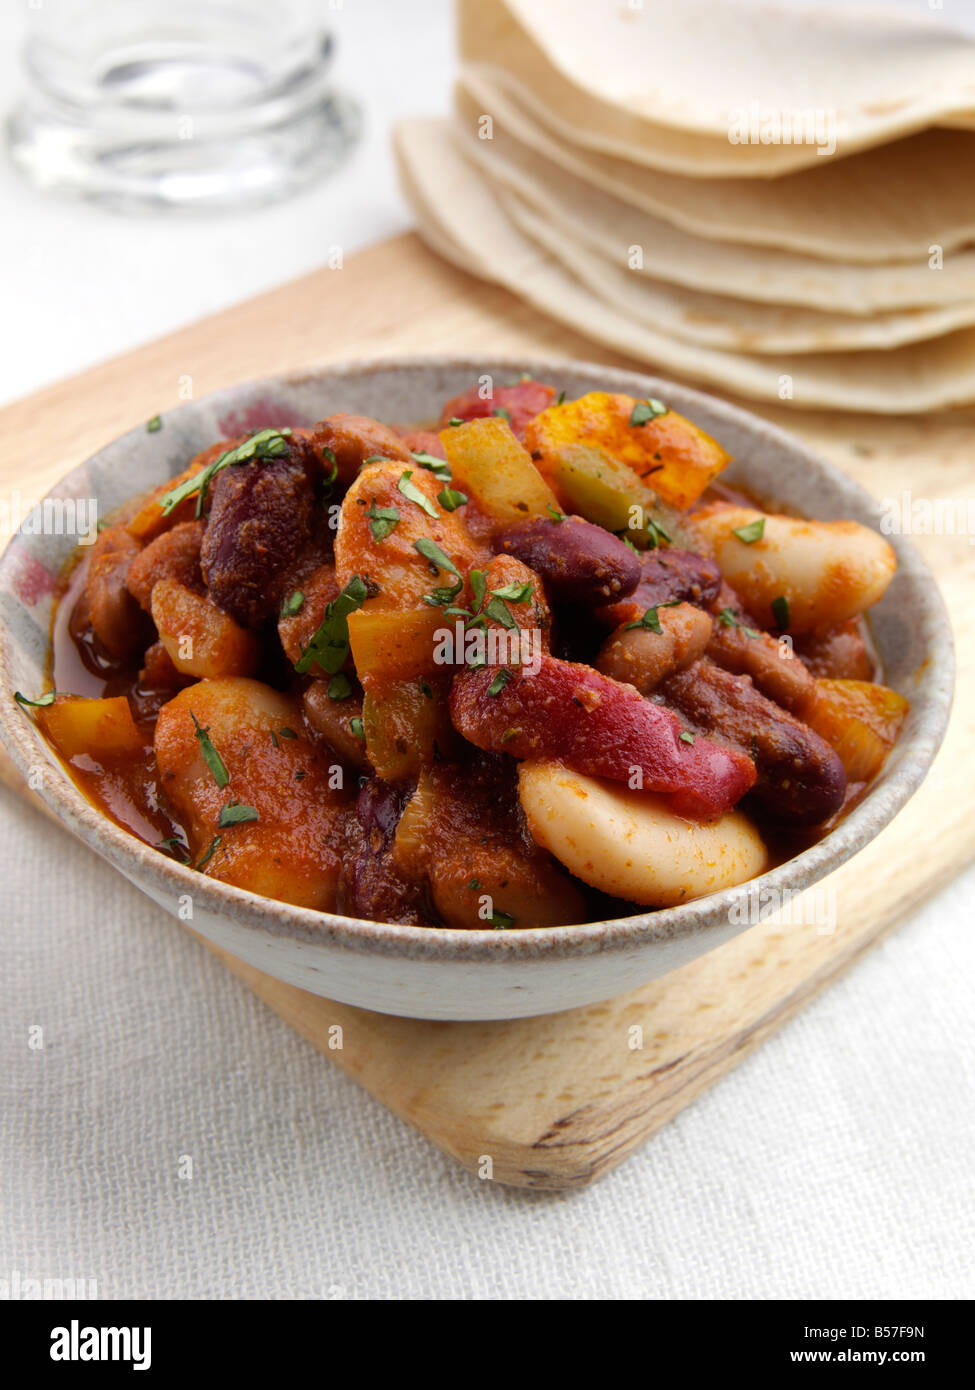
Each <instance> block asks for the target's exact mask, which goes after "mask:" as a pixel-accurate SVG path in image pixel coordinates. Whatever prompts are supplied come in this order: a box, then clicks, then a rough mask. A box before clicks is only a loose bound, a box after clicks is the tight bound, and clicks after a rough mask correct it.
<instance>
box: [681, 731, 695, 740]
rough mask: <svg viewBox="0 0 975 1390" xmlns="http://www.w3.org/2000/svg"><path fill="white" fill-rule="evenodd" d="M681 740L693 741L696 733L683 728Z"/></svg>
mask: <svg viewBox="0 0 975 1390" xmlns="http://www.w3.org/2000/svg"><path fill="white" fill-rule="evenodd" d="M680 741H681V743H693V742H694V735H693V734H689V733H688V732H687V730H686V729H683V730H682V731H681V735H680Z"/></svg>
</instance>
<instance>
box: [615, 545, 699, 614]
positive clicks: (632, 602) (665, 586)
mask: <svg viewBox="0 0 975 1390" xmlns="http://www.w3.org/2000/svg"><path fill="white" fill-rule="evenodd" d="M625 548H626V549H627V550H629V548H628V547H625ZM638 558H639V563H640V576H639V581H638V583H637V586H636V588H635V589H634V590H633V592H632V593H631V594H629V596H628V597H626V598H623V599H620V601H619V602H618V603H612V604H608V605H607V606H606V607H604V608H600V609H599V613H598V617H599V620H600V622H602V623H605V624H606V625H607V626H608V627H619V625H620V624H621V623H633V622H636V621H637V619H638V618H641V617H642V616H643V614H644V613H645V612H646V611H647V609H648V608H656V607H657V606H658V605H659V604H661V603H672V602H673V601H674V600H675V599H677V600H679V601H680V602H682V603H695V604H697V605H698V607H700V608H707V607H708V605H709V604H711V603H713V602H714V600H715V599H716V598H717V596H718V594H719V593H720V592H721V584H722V580H721V571H720V570H719V569H718V567H717V565H716V564H715V563H714V561H713V560H710V559H708V557H707V556H706V555H698V554H697V552H696V551H693V550H676V549H674V548H672V547H671V548H668V549H666V550H651V551H647V552H644V554H643V555H641V556H639V557H638Z"/></svg>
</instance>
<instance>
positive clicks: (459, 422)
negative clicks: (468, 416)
mask: <svg viewBox="0 0 975 1390" xmlns="http://www.w3.org/2000/svg"><path fill="white" fill-rule="evenodd" d="M447 424H448V425H466V424H467V421H466V420H462V419H461V418H460V416H459V415H451V417H450V419H449V420H448V421H447Z"/></svg>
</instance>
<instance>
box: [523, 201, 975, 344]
mask: <svg viewBox="0 0 975 1390" xmlns="http://www.w3.org/2000/svg"><path fill="white" fill-rule="evenodd" d="M498 197H499V200H500V203H501V206H502V208H503V209H504V211H505V212H506V214H507V215H508V217H510V218H511V220H512V222H514V224H515V226H516V227H518V229H519V230H520V231H522V232H523V233H524V234H525V235H526V236H528V237H530V238H531V240H532V241H534V242H535V243H537V244H538V245H539V246H541V247H543V248H544V249H545V250H546V251H548V252H550V253H551V254H552V255H553V256H554V257H555V259H556V260H557V261H558V262H559V264H560V265H562V266H564V267H565V269H566V270H567V271H568V272H569V273H570V274H571V275H574V276H575V278H576V279H577V280H579V281H581V282H582V284H583V285H586V286H587V287H588V288H589V289H590V290H592V292H593V294H595V295H597V296H598V297H599V298H600V299H601V300H603V301H604V302H605V303H607V304H609V305H612V307H613V308H615V309H618V310H619V311H620V312H621V313H624V314H628V315H629V316H630V317H631V318H634V319H637V320H638V321H639V322H640V323H645V324H647V325H648V326H649V327H651V328H658V329H660V330H661V331H662V332H664V333H672V334H674V336H675V337H678V338H683V339H684V340H685V341H686V342H689V343H700V344H701V345H702V346H703V347H716V348H721V349H722V350H723V351H725V352H753V353H759V354H761V355H762V356H767V355H770V354H774V355H780V354H781V353H783V352H854V351H862V350H863V349H865V348H890V347H897V346H899V345H900V344H902V343H914V342H920V341H922V340H923V339H925V338H936V337H939V336H940V335H942V334H944V333H950V332H952V331H953V330H954V329H956V328H963V327H966V326H968V325H972V324H975V300H967V301H965V302H964V303H961V304H957V305H954V306H952V305H941V306H939V307H938V308H935V309H920V310H918V309H914V310H908V311H907V312H905V313H892V314H877V315H874V316H873V317H872V318H866V317H863V316H860V317H856V316H854V315H851V314H831V313H826V312H822V311H820V310H817V309H805V308H798V307H797V306H796V305H793V304H788V305H776V304H753V303H749V302H748V300H745V299H730V298H728V297H727V296H724V295H715V294H705V293H701V292H699V291H696V290H688V289H685V288H684V287H683V286H680V285H668V284H666V283H665V282H664V281H662V280H652V279H649V278H648V277H646V276H641V275H636V274H634V272H633V271H631V270H625V269H623V268H621V267H620V266H619V265H614V264H612V262H610V261H607V260H605V259H604V258H603V257H601V256H598V255H594V254H593V252H592V251H590V250H588V249H587V248H586V247H584V246H581V245H580V244H579V243H578V242H577V241H575V240H574V239H573V238H572V236H571V235H570V234H569V233H567V231H566V230H565V228H564V227H558V226H556V225H554V224H553V223H552V222H551V221H549V220H548V219H547V218H545V217H543V216H540V215H539V213H538V212H537V211H535V210H534V209H533V208H531V207H529V206H528V205H527V204H526V203H525V202H524V201H523V200H522V199H520V198H519V197H518V196H517V194H514V193H510V192H508V191H507V190H501V191H499V193H498Z"/></svg>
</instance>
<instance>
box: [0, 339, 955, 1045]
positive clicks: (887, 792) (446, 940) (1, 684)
mask: <svg viewBox="0 0 975 1390" xmlns="http://www.w3.org/2000/svg"><path fill="white" fill-rule="evenodd" d="M521 371H528V372H530V373H531V374H532V375H534V376H537V377H539V378H541V379H542V380H544V381H550V382H552V383H553V384H555V385H557V386H558V387H560V388H561V387H564V388H565V390H566V392H567V394H568V395H569V396H576V395H579V394H582V393H583V392H586V391H591V390H610V391H623V392H626V393H628V394H629V395H633V396H638V397H645V396H655V397H659V398H661V399H663V400H664V401H666V402H667V403H668V404H669V405H670V406H672V407H673V408H674V409H676V410H678V411H680V412H681V413H682V414H685V415H688V416H689V417H690V418H691V419H692V420H694V421H696V423H697V424H699V425H701V426H703V428H704V429H705V430H707V431H709V432H710V433H711V434H713V435H714V436H715V437H716V438H717V439H718V440H720V442H721V443H722V444H723V445H724V446H725V448H726V449H728V450H729V451H730V452H731V453H732V454H733V455H734V457H735V462H734V463H733V464H732V465H731V466H730V468H729V469H728V473H727V475H726V476H727V477H728V478H729V480H733V481H737V482H740V483H743V484H745V485H747V486H748V487H749V488H751V489H753V490H754V491H755V492H756V493H757V494H759V495H760V496H766V497H769V498H776V499H780V500H781V501H782V502H783V503H784V504H786V505H787V506H790V507H794V508H796V509H797V510H798V511H800V512H802V513H805V514H806V515H808V516H813V517H819V518H822V519H824V520H831V519H835V518H840V517H848V518H852V519H855V520H857V521H861V522H864V523H865V524H866V525H868V526H870V525H873V526H876V525H877V522H878V519H879V516H880V512H881V508H880V505H879V503H878V502H876V501H874V499H873V498H871V497H870V496H869V495H868V494H867V493H865V492H864V491H863V490H862V489H861V488H860V487H859V486H858V485H857V484H856V483H854V482H852V481H851V480H850V479H849V478H847V477H845V476H844V475H843V474H842V473H840V472H839V471H838V470H837V469H835V468H833V467H831V466H830V465H829V464H827V463H824V462H823V461H822V460H821V459H819V458H817V457H816V455H815V454H813V453H811V452H810V451H809V450H808V449H807V448H805V447H804V446H803V445H802V444H800V443H798V442H797V441H796V440H794V439H792V438H790V437H789V435H787V434H785V433H783V432H782V431H780V430H778V429H775V428H773V427H772V426H771V425H768V424H766V423H764V422H763V421H761V420H759V419H757V418H756V417H755V416H753V415H749V414H747V413H746V412H744V411H741V410H737V409H735V408H734V407H732V406H730V405H725V404H723V403H722V402H721V401H718V400H715V399H713V398H712V397H710V396H705V395H702V394H700V393H699V392H696V391H689V390H687V389H685V388H684V387H682V386H675V385H672V384H671V383H669V382H666V381H660V380H657V379H656V378H652V377H647V376H642V375H638V374H636V373H632V372H623V371H616V370H612V369H609V368H604V367H599V366H595V365H590V364H586V363H578V362H575V363H572V362H552V361H522V360H503V359H502V360H498V359H491V360H486V361H485V360H482V359H474V358H471V359H466V360H460V359H456V358H452V359H448V358H425V359H414V360H412V361H407V362H403V363H399V364H391V363H384V362H372V363H357V364H353V365H350V366H345V367H329V368H326V369H323V370H321V371H316V372H307V373H302V374H298V375H294V376H290V377H285V378H282V379H280V380H274V381H261V382H254V383H250V384H247V385H243V386H236V387H233V388H231V389H229V390H226V391H220V392H218V393H217V394H216V395H213V396H210V397H208V398H207V399H206V400H202V401H194V402H193V403H191V404H188V405H184V406H181V407H180V408H179V409H177V410H174V411H172V412H170V413H169V414H167V415H165V416H164V417H163V428H162V429H161V430H158V431H157V432H155V433H150V432H148V431H147V430H146V428H145V426H140V427H139V428H138V429H135V430H133V431H132V432H131V433H130V434H127V435H126V436H125V437H124V438H122V439H119V440H116V441H115V443H113V444H109V445H108V447H107V448H105V449H102V450H101V451H100V452H99V453H98V454H96V455H95V456H94V458H92V459H90V460H89V461H88V463H86V464H84V465H82V466H81V467H80V468H76V469H75V470H74V472H73V473H70V474H69V475H68V477H66V478H65V479H64V481H63V482H61V483H60V484H59V485H58V486H57V487H56V488H55V489H53V491H52V492H51V494H50V496H51V497H57V498H71V497H74V498H82V497H84V498H87V497H95V498H97V499H98V503H99V515H100V516H105V515H107V514H108V513H109V512H110V511H111V510H112V509H113V508H115V507H117V506H119V505H120V504H121V503H122V502H124V501H126V499H128V498H130V497H131V496H132V495H133V494H135V493H141V492H144V491H147V490H148V489H150V488H151V487H154V486H155V485H157V484H158V483H160V482H162V481H165V480H166V479H168V478H170V477H172V476H173V475H174V474H176V473H177V472H179V471H180V470H181V469H182V468H184V467H185V465H186V463H187V461H188V460H189V459H190V458H191V457H192V456H193V455H194V454H195V453H197V452H198V451H199V450H200V449H202V448H203V447H204V446H205V445H208V444H211V443H212V442H213V441H214V440H217V439H221V438H225V437H227V436H228V435H233V434H239V433H242V432H244V431H246V430H251V429H257V428H260V427H263V426H266V425H278V426H280V425H286V424H289V425H306V424H310V423H312V422H313V421H314V420H318V419H320V418H321V417H322V416H324V415H329V414H331V413H333V412H335V411H339V410H344V411H353V412H356V413H362V414H365V415H375V416H378V417H379V418H380V419H383V420H386V421H388V422H390V423H395V424H411V423H424V422H427V421H429V420H432V419H434V418H436V416H437V415H438V413H439V410H440V407H441V405H442V403H443V402H444V401H445V400H447V399H448V398H449V397H450V396H453V395H455V394H457V393H458V392H460V391H462V390H464V389H465V388H467V387H468V386H469V385H471V383H472V382H473V381H474V380H475V379H476V377H477V376H479V375H480V374H481V373H484V372H488V373H490V374H492V375H493V376H494V377H495V378H496V379H498V380H503V381H505V380H509V379H511V378H512V377H514V376H517V374H518V373H519V372H521ZM878 482H879V480H878ZM890 540H891V543H892V544H893V546H894V547H895V549H896V550H897V555H898V561H899V568H898V572H897V576H896V578H895V580H894V582H893V584H892V585H891V587H890V590H889V592H888V593H887V595H886V597H885V598H884V600H883V602H882V603H880V604H879V605H878V606H877V608H876V609H874V610H873V614H872V628H873V634H874V638H875V640H876V643H877V646H878V648H879V650H880V653H881V656H882V658H883V661H884V665H885V668H886V673H887V680H888V681H889V683H890V684H891V685H893V686H895V687H896V688H897V689H898V690H900V691H901V692H902V693H903V694H904V695H906V696H907V697H908V698H909V699H910V701H911V713H910V717H909V719H908V721H907V723H906V725H905V728H904V730H903V733H902V735H901V738H900V741H899V742H898V744H897V746H896V748H895V749H894V751H893V753H892V755H891V757H890V758H889V760H888V763H887V766H886V768H885V769H884V772H883V774H882V776H881V777H880V778H879V779H878V781H877V782H876V784H875V785H874V787H873V788H872V789H871V791H870V793H869V795H868V796H867V797H866V798H865V800H864V801H863V802H862V803H861V804H860V805H859V806H858V807H857V808H856V809H855V810H854V811H853V812H852V813H851V814H850V815H849V816H848V817H847V818H846V820H844V821H843V822H842V824H841V825H840V826H839V827H838V828H837V829H836V830H834V831H833V832H832V834H830V835H828V836H827V837H826V838H825V839H824V840H822V841H820V842H819V843H818V844H816V845H815V846H814V847H813V848H812V849H808V850H806V851H805V852H804V853H802V854H800V855H798V856H797V857H796V858H794V859H792V860H790V861H789V862H788V863H786V864H783V865H781V866H780V867H778V868H776V869H774V870H773V871H772V872H770V873H768V874H765V875H764V876H763V877H762V878H760V879H757V880H755V881H754V886H755V887H756V888H757V889H776V890H779V891H780V892H781V891H782V890H796V889H800V888H804V887H807V886H808V885H809V884H811V883H814V882H815V881H816V880H817V879H820V878H822V877H823V876H824V875H825V874H827V873H829V872H830V871H831V870H832V869H835V868H836V867H837V865H839V864H841V863H843V861H844V860H845V859H848V858H849V857H850V855H852V854H855V853H856V851H857V850H858V849H861V848H862V846H863V845H865V844H866V843H867V842H868V841H869V840H871V839H872V838H873V837H874V836H875V835H876V834H877V833H878V831H879V830H881V829H882V828H883V826H885V825H886V824H887V822H888V821H889V820H890V819H891V818H892V817H893V816H894V815H895V814H896V812H897V811H898V810H899V809H900V808H901V807H902V806H903V805H904V803H905V802H906V801H907V799H908V798H909V797H910V796H911V794H912V792H914V791H915V789H916V788H917V786H918V785H919V783H920V782H921V779H922V778H923V776H924V774H925V772H926V771H927V769H928V767H929V766H930V764H931V761H932V759H933V757H934V754H935V752H936V751H937V748H938V745H939V744H940V742H941V738H942V735H943V733H944V729H945V724H946V722H947V719H948V711H949V707H950V704H951V693H952V685H953V673H954V663H953V656H952V645H951V632H950V627H949V623H948V619H947V615H946V613H945V610H944V606H943V604H942V601H941V597H940V595H939V593H938V590H937V587H936V585H935V582H934V579H933V578H932V576H931V574H930V572H929V570H928V569H927V568H926V566H925V565H924V564H923V562H922V561H921V559H920V557H919V556H918V555H917V553H916V552H915V551H914V549H913V548H912V547H911V546H910V545H909V544H908V543H907V542H906V541H904V540H903V539H901V538H900V537H897V536H892V537H891V538H890ZM73 545H74V540H73V538H72V537H69V536H44V535H38V536H31V535H24V534H18V535H17V536H16V537H15V538H14V540H13V541H12V542H11V544H10V546H9V547H8V549H7V551H6V553H5V555H4V556H3V559H2V561H0V736H2V738H3V740H4V742H5V744H6V746H7V748H8V749H9V750H10V753H11V755H12V757H13V759H14V761H15V762H16V763H17V765H18V766H19V767H20V769H21V771H23V772H28V771H29V770H31V769H36V768H38V767H43V768H44V770H45V773H44V776H43V777H42V778H41V785H40V788H39V790H40V793H41V795H42V796H43V797H44V799H45V801H46V802H47V803H48V805H49V806H50V807H51V808H52V809H53V810H54V811H55V812H56V813H57V814H58V816H59V817H60V818H61V819H62V820H63V821H64V822H65V824H66V825H68V826H69V827H70V829H71V830H73V831H74V832H75V834H77V835H79V836H80V837H81V838H82V839H83V840H84V841H85V843H86V844H88V845H90V846H91V847H92V849H94V850H96V851H97V852H98V853H99V854H101V855H102V856H103V857H104V858H105V859H107V860H108V861H109V863H110V864H113V865H114V866H115V868H117V869H118V870H119V872H120V873H122V874H124V875H125V877H126V878H128V879H129V880H130V881H131V882H132V883H134V884H136V885H137V886H138V887H139V888H141V889H142V890H143V892H145V893H146V894H148V896H149V897H150V898H152V899H153V900H154V901H155V902H157V903H159V904H160V905H161V906H162V907H164V908H166V909H167V911H169V912H172V913H174V914H175V913H177V911H178V906H179V902H180V900H181V898H182V899H183V900H184V901H185V895H186V894H190V895H191V898H192V904H193V918H192V926H193V928H194V930H196V931H197V932H200V933H202V935H203V936H205V937H207V938H208V939H209V940H211V941H213V942H215V943H216V944H217V945H219V946H221V947H224V948H225V949H226V950H228V951H230V952H232V953H233V954H234V955H236V956H239V957H240V958H241V959H243V960H245V961H248V962H249V963H250V964H251V965H255V966H257V967H259V968H260V969H261V970H264V971H267V973H268V974H270V975H275V976H277V977H278V978H280V979H282V980H286V981H288V982H289V983H291V984H294V985H299V986H301V987H302V988H303V989H307V990H310V991H311V992H312V993H314V994H322V995H325V996H327V997H331V998H334V999H337V1000H341V1001H343V1002H345V1003H349V1004H358V1005H362V1006H364V1007H366V1008H369V1009H377V1010H380V1011H382V1012H385V1013H392V1014H405V1015H408V1016H414V1017H419V1018H438V1019H491V1018H517V1017H521V1016H524V1015H528V1014H537V1013H550V1012H555V1011H557V1010H560V1009H568V1008H571V1007H572V1006H574V1005H578V1004H586V1003H591V1002H593V1001H595V1000H599V999H606V998H610V997H611V996H613V995H615V994H619V993H622V992H623V991H625V990H629V989H634V988H636V987H637V986H639V985H642V984H644V983H645V982H646V981H648V980H651V979H653V978H655V977H656V976H659V975H664V974H666V973H667V972H668V971H671V970H676V969H677V968H678V967H679V966H682V965H685V964H687V962H688V961H691V960H693V959H694V958H695V956H699V955H702V954H703V953H704V952H706V951H710V950H713V949H714V948H715V947H716V946H720V945H722V944H723V943H724V942H725V941H728V940H729V939H730V938H731V937H733V936H735V935H737V934H738V933H739V932H740V931H742V930H745V929H746V928H743V927H742V926H741V925H739V924H738V921H737V919H738V917H739V916H740V915H741V914H740V912H732V911H731V908H732V906H733V905H734V904H736V903H740V897H741V890H730V891H727V892H722V893H716V894H713V895H712V896H710V897H707V898H701V899H699V900H698V901H697V902H692V903H688V904H687V905H686V906H684V907H676V908H671V909H668V910H666V911H660V912H646V913H640V914H639V915H637V916H634V917H625V918H620V919H618V920H616V921H611V922H594V923H589V924H587V925H585V926H574V927H559V928H549V929H535V930H521V931H519V930H513V931H454V930H449V931H448V930H444V931H440V930H433V929H429V928H420V927H403V926H391V925H388V924H385V923H382V922H367V921H361V920H358V919H355V918H349V917H339V916H330V915H325V914H321V913H315V912H311V911H308V910H305V909H301V908H296V907H289V906H287V905H286V904H284V903H277V902H271V901H269V900H267V899H265V898H259V897H256V896H254V895H253V894H251V893H247V892H244V891H242V890H240V889H237V888H231V887H228V886H227V885H225V884H222V883H218V882H217V881H216V880H215V879H210V878H207V877H206V876H204V875H201V874H198V873H196V872H195V871H194V870H192V869H189V868H185V867H183V866H182V865H180V864H177V863H175V862H174V861H173V860H172V859H169V858H167V857H165V856H164V855H162V854H159V853H157V852H156V851H155V850H152V849H149V848H147V847H146V846H145V845H143V844H141V843H140V842H139V841H138V840H136V839H134V838H133V837H132V836H130V835H128V834H126V833H125V832H124V831H122V830H120V829H118V828H117V827H116V826H115V825H113V824H112V823H111V822H110V821H108V820H106V819H105V818H104V817H102V816H101V815H100V814H99V813H98V812H97V811H96V810H95V809H94V808H93V807H92V806H91V805H90V804H89V803H88V802H87V801H86V800H85V798H84V797H83V796H82V795H81V793H80V792H79V791H78V790H77V789H76V788H75V786H74V784H73V783H72V782H71V781H70V780H69V778H68V777H67V776H66V775H65V773H64V772H63V770H62V768H61V766H60V764H59V763H57V761H56V760H55V759H54V757H53V756H52V755H51V753H50V752H49V750H48V749H47V746H46V744H45V743H44V741H43V739H42V738H41V736H40V734H39V733H38V732H37V730H36V728H35V725H34V723H33V721H32V719H31V718H30V716H29V715H28V714H27V713H25V712H24V711H23V710H22V709H21V708H20V707H19V706H18V705H17V704H16V703H15V702H14V699H13V692H14V690H15V689H19V690H24V691H30V692H33V691H39V690H40V689H42V687H43V681H44V676H45V671H46V668H47V661H48V653H49V629H50V622H51V609H52V589H53V586H54V582H55V578H56V576H57V575H58V573H59V572H60V570H61V568H62V566H63V565H64V564H65V562H66V561H67V559H68V557H69V555H70V554H71V551H72V548H73ZM35 780H36V779H35ZM56 853H57V851H56V846H54V845H53V843H52V848H51V855H52V869H53V867H54V860H55V857H56ZM91 929H92V930H97V927H92V928H91Z"/></svg>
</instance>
